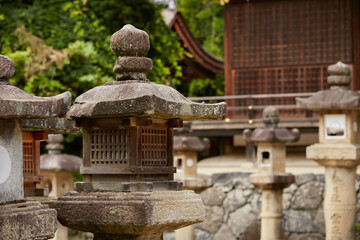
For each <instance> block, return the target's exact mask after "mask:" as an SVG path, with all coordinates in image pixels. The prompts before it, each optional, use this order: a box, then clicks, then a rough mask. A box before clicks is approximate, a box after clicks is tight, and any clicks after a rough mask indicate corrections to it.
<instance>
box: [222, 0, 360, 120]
mask: <svg viewBox="0 0 360 240" xmlns="http://www.w3.org/2000/svg"><path fill="white" fill-rule="evenodd" d="M359 38H360V36H359V3H358V0H277V1H264V0H262V1H260V0H257V1H255V0H252V1H251V0H250V1H243V0H231V1H230V3H229V4H227V5H226V6H225V82H226V84H225V92H226V95H241V94H271V93H297V92H315V91H318V90H321V89H326V88H328V86H327V83H326V77H327V72H326V68H327V66H328V65H330V64H333V63H336V62H337V61H342V62H345V63H348V64H351V65H353V67H354V70H353V78H354V80H353V84H352V88H353V89H354V90H359V89H360V80H359V77H358V75H359V72H360V69H359V64H358V61H359V52H360V49H359V41H360V39H359ZM264 101H266V102H264ZM246 104H247V103H245V101H243V102H241V101H237V102H236V101H234V102H232V103H230V105H246ZM256 104H258V105H262V104H275V105H282V104H294V99H290V98H288V99H287V98H282V99H274V100H271V99H266V100H259V102H257V103H256ZM282 113H283V114H286V115H289V116H290V115H293V116H294V117H295V116H299V113H300V115H301V114H303V112H299V111H290V110H282ZM246 114H247V113H246V112H245V111H243V112H242V111H238V112H235V113H234V115H233V116H232V117H236V116H237V117H242V116H243V115H244V116H245V115H246Z"/></svg>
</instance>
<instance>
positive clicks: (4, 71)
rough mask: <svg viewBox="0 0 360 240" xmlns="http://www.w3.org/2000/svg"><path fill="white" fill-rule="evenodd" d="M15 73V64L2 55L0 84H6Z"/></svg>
mask: <svg viewBox="0 0 360 240" xmlns="http://www.w3.org/2000/svg"><path fill="white" fill-rule="evenodd" d="M14 73H15V65H14V62H13V61H12V60H11V59H10V58H8V57H6V56H3V55H0V82H6V81H7V80H8V79H10V78H11V77H12V76H14Z"/></svg>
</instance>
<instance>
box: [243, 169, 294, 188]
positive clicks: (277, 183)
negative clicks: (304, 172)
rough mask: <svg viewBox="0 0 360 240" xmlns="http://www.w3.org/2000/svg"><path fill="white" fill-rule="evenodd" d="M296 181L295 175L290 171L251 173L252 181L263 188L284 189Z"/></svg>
mask: <svg viewBox="0 0 360 240" xmlns="http://www.w3.org/2000/svg"><path fill="white" fill-rule="evenodd" d="M294 181H295V178H294V175H292V174H290V173H282V172H280V173H267V172H266V173H265V172H259V173H254V174H251V176H250V182H252V184H254V185H255V186H256V187H257V188H259V189H262V190H276V189H284V188H286V187H288V186H289V185H290V184H292V183H293V182H294Z"/></svg>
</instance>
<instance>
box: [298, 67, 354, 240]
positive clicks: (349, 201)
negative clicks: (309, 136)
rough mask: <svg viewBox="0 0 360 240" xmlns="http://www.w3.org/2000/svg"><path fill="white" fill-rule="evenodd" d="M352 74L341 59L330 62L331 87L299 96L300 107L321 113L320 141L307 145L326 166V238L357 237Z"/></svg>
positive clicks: (310, 154)
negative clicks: (308, 95) (311, 94)
mask: <svg viewBox="0 0 360 240" xmlns="http://www.w3.org/2000/svg"><path fill="white" fill-rule="evenodd" d="M350 73H351V68H350V67H349V66H348V65H345V64H343V63H341V62H338V63H336V64H334V65H330V66H329V67H328V74H329V76H328V79H327V80H328V84H329V85H330V89H328V90H323V91H319V92H317V93H315V94H314V95H313V96H311V97H309V98H297V99H296V101H297V106H298V107H300V108H304V109H307V110H313V111H317V112H319V114H320V119H319V143H317V144H313V145H311V146H309V147H307V149H306V157H307V158H308V159H313V160H314V161H316V162H317V163H318V164H319V165H322V166H324V167H325V185H326V191H325V198H324V215H325V226H326V239H349V240H350V239H355V214H356V197H355V179H356V167H357V165H358V164H359V161H360V145H359V141H360V134H359V133H360V131H359V129H358V128H359V127H358V126H359V110H360V101H359V100H360V94H359V93H358V92H355V91H351V90H349V86H350V82H351V78H350Z"/></svg>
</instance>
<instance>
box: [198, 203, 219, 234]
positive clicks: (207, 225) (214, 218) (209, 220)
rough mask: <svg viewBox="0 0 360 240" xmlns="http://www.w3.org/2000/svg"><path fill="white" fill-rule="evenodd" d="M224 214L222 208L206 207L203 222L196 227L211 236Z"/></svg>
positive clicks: (217, 228)
mask: <svg viewBox="0 0 360 240" xmlns="http://www.w3.org/2000/svg"><path fill="white" fill-rule="evenodd" d="M224 213H225V211H224V208H223V207H219V206H212V207H209V206H206V214H205V220H204V221H203V222H202V223H199V224H198V225H197V227H198V228H200V229H202V230H204V231H207V232H209V233H212V234H214V233H216V232H217V231H218V230H219V228H220V226H221V225H222V223H223V218H224Z"/></svg>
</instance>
